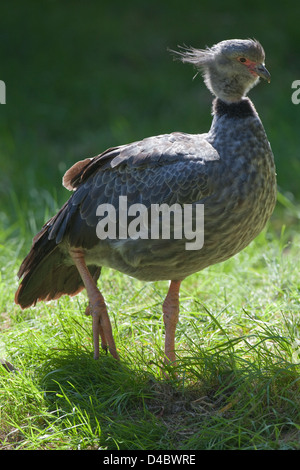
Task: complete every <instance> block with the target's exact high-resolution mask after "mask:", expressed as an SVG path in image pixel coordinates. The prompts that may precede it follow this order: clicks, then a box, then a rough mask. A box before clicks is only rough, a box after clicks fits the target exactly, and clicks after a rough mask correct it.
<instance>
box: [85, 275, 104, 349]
mask: <svg viewBox="0 0 300 470" xmlns="http://www.w3.org/2000/svg"><path fill="white" fill-rule="evenodd" d="M98 278H99V273H98V272H97V271H96V272H95V274H94V275H93V280H94V282H95V284H96V285H97V281H98ZM84 313H85V315H91V316H93V309H92V307H91V304H90V302H89V304H88V306H87V307H86V309H85V312H84ZM99 335H100V337H101V348H102V349H103V350H104V351H105V352H106V353H107V341H106V338H105V335H104V332H103V328H102V326H101V324H100V322H99Z"/></svg>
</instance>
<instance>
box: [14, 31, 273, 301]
mask: <svg viewBox="0 0 300 470" xmlns="http://www.w3.org/2000/svg"><path fill="white" fill-rule="evenodd" d="M178 57H180V59H181V60H182V61H183V62H189V63H192V64H193V65H195V66H196V67H197V68H199V69H200V70H201V71H202V72H203V75H204V80H205V83H206V85H207V87H208V88H209V89H210V91H211V92H212V93H213V94H214V95H215V96H216V99H215V100H214V104H213V121H212V125H211V128H210V130H209V132H208V133H205V134H197V135H190V134H184V133H180V132H174V133H172V134H167V135H159V136H155V137H149V138H146V139H144V140H142V141H140V142H134V143H132V144H128V145H123V146H120V147H115V148H111V149H109V150H107V151H105V152H104V153H102V154H100V155H98V156H97V157H95V158H92V159H86V160H83V161H82V162H78V163H76V164H75V165H74V166H73V167H72V168H71V169H70V170H68V171H67V173H66V174H65V176H64V180H63V182H64V185H65V186H66V187H67V188H68V189H70V190H73V191H74V192H73V194H72V195H71V197H70V199H69V200H68V201H67V202H66V203H65V205H64V206H63V207H62V209H61V210H60V211H59V212H58V214H57V215H55V216H54V217H53V218H52V219H50V220H49V221H48V222H47V223H46V224H45V226H44V227H43V228H42V230H41V232H40V233H39V234H38V235H37V236H36V237H35V239H34V241H33V246H32V248H31V251H30V253H29V254H28V256H27V257H26V258H25V260H24V261H23V263H22V265H21V267H20V270H19V276H20V277H23V279H22V282H21V284H20V286H19V289H18V291H17V293H16V302H17V303H19V304H20V305H21V307H22V308H26V307H28V306H30V305H34V304H35V303H36V302H37V301H39V300H51V299H52V298H58V297H59V296H61V295H63V294H69V295H74V294H76V293H77V292H79V291H80V290H81V289H82V288H83V282H82V280H81V277H80V275H79V274H78V271H77V269H76V267H75V265H74V261H73V259H72V257H71V256H70V248H72V247H77V248H80V249H82V250H83V252H84V257H85V262H86V264H87V266H88V268H89V271H90V273H91V275H92V276H94V279H97V278H98V276H99V274H100V269H101V266H109V267H111V268H114V269H117V270H119V271H121V272H123V273H125V274H128V275H131V276H133V277H136V278H138V279H142V280H145V281H154V280H164V279H166V280H183V279H184V278H186V277H187V276H189V275H190V274H192V273H194V272H197V271H200V270H202V269H204V268H205V267H207V266H209V265H211V264H214V263H218V262H221V261H224V260H226V259H228V258H229V257H231V256H233V255H235V254H236V253H238V252H239V251H240V250H242V249H243V248H245V247H246V246H247V245H248V244H249V243H250V242H251V241H252V240H253V239H254V238H255V237H256V236H257V235H258V234H259V232H260V231H261V230H262V229H263V227H264V226H265V224H266V222H267V220H268V219H269V217H270V216H271V214H272V211H273V209H274V206H275V201H276V179H275V167H274V160H273V155H272V151H271V148H270V144H269V142H268V139H267V137H266V134H265V131H264V128H263V126H262V123H261V121H260V119H259V116H258V114H257V112H256V110H255V108H254V106H253V104H252V103H251V101H250V100H249V99H248V98H246V97H245V95H246V94H247V92H248V91H249V90H250V89H251V88H252V86H254V85H255V84H256V83H257V82H258V80H259V77H263V78H265V79H267V80H269V79H270V75H269V72H268V71H267V70H266V68H265V67H264V59H265V55H264V51H263V48H262V46H261V45H260V44H259V43H258V42H257V41H254V40H229V41H222V42H221V43H219V44H216V45H215V46H213V47H212V48H210V49H206V50H197V49H192V48H191V49H187V50H183V51H181V52H179V53H178ZM241 59H242V60H241ZM122 195H123V196H125V195H126V196H127V198H128V204H133V203H137V202H138V203H142V204H144V205H145V206H146V207H147V208H150V205H151V204H155V203H158V204H162V203H166V204H169V205H171V204H174V203H178V204H180V205H181V206H183V205H184V204H193V207H194V209H195V207H196V205H197V204H204V213H205V225H204V246H203V248H202V249H201V250H199V251H193V250H191V251H188V250H186V249H185V242H186V240H185V239H184V238H183V239H174V237H173V236H172V235H173V234H172V233H171V238H170V240H163V239H161V238H160V239H156V240H152V239H136V240H132V239H124V240H118V239H116V240H110V239H106V240H99V239H98V237H97V235H96V225H97V221H98V217H97V216H96V209H97V207H98V206H99V205H100V204H104V203H108V204H113V205H114V206H115V207H116V208H117V209H118V204H119V199H118V198H119V196H122ZM118 220H119V219H118V218H117V224H118Z"/></svg>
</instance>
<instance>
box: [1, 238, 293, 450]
mask: <svg viewBox="0 0 300 470" xmlns="http://www.w3.org/2000/svg"><path fill="white" fill-rule="evenodd" d="M286 238H287V234H283V235H282V237H281V239H280V240H278V238H277V237H276V236H275V235H271V234H270V232H268V231H266V232H264V233H262V234H261V235H260V236H259V237H258V239H257V240H256V241H255V242H254V243H252V244H251V245H250V246H249V247H248V248H247V249H246V250H244V252H242V253H240V254H239V255H237V256H236V257H235V258H233V259H231V260H229V261H228V262H226V263H223V264H222V265H218V266H215V267H211V268H209V269H207V270H206V271H205V272H203V273H198V274H195V275H193V276H191V277H190V279H189V280H187V281H186V282H185V283H184V284H183V288H182V292H181V314H180V323H179V325H178V329H177V354H178V365H177V366H176V368H174V367H169V368H167V369H168V373H169V378H168V379H166V378H165V377H164V376H163V375H162V370H163V369H164V368H165V366H164V365H163V340H164V332H163V323H162V316H161V302H162V299H163V296H164V295H165V291H166V283H163V282H161V283H159V282H158V283H149V284H143V283H140V282H138V281H135V280H133V279H129V278H128V277H126V276H123V275H121V274H120V273H116V272H112V271H111V270H105V271H104V273H103V276H102V279H101V288H102V291H103V293H104V294H105V296H106V300H107V304H108V307H109V311H110V315H111V319H112V323H113V328H114V334H115V339H116V341H117V345H118V350H119V352H120V355H121V358H122V359H121V362H120V363H116V361H115V360H114V359H113V358H111V357H110V356H106V355H105V354H104V353H103V354H102V355H101V357H100V359H99V361H94V360H93V359H92V340H91V320H90V318H89V317H86V316H85V315H84V309H85V305H86V302H87V301H86V296H85V295H84V294H80V295H79V296H77V297H75V298H73V299H70V298H67V297H65V298H62V299H60V300H59V301H57V302H52V303H49V304H39V305H38V306H37V307H36V308H34V309H28V310H26V311H25V312H23V313H21V312H20V310H19V309H18V308H17V307H16V306H14V305H13V300H12V297H13V293H14V289H15V287H16V281H15V277H14V274H15V269H16V263H15V264H11V266H10V268H11V270H10V276H8V277H7V278H6V279H5V278H3V279H2V281H1V284H0V287H1V311H2V312H5V313H3V314H2V318H3V320H4V323H3V327H2V331H1V347H2V351H1V355H2V357H3V356H5V359H6V360H8V361H9V362H10V363H11V364H13V366H14V367H15V369H16V371H14V372H7V371H6V370H5V369H4V368H2V369H3V370H1V371H0V374H1V379H0V384H1V385H0V394H1V406H0V410H1V448H3V449H7V448H13V449H96V448H97V449H98V448H100V449H109V450H114V449H120V450H137V449H143V450H160V449H164V450H197V449H201V450H202V449H299V447H300V446H299V440H300V426H299V422H300V421H299V418H300V401H299V396H300V395H299V387H300V378H299V363H300V346H299V345H300V322H299V315H298V311H299V297H300V296H299V274H300V273H299V269H297V268H296V269H295V265H294V259H295V255H296V254H297V252H298V250H299V244H300V238H299V237H298V236H296V235H295V236H294V238H293V240H292V242H291V241H289V242H287V241H286V242H284V239H285V240H286ZM11 259H12V254H11V252H10V251H9V250H7V248H5V249H3V253H2V261H3V264H5V260H6V261H7V262H8V263H9V262H10V261H11ZM16 261H17V260H16ZM116 291H118V295H115V294H114V293H115V292H116ZM175 372H176V373H177V374H178V376H179V379H178V378H176V376H175Z"/></svg>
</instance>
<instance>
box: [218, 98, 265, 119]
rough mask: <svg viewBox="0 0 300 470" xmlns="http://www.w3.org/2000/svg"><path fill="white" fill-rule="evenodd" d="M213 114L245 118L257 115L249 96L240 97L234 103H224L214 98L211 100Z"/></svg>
mask: <svg viewBox="0 0 300 470" xmlns="http://www.w3.org/2000/svg"><path fill="white" fill-rule="evenodd" d="M213 115H214V116H216V117H221V116H226V117H229V118H246V117H249V116H252V117H254V116H257V112H256V110H255V107H254V105H253V103H252V101H251V100H250V99H249V98H242V99H241V100H240V101H237V102H234V103H225V102H224V101H222V100H221V99H220V98H216V99H215V100H214V101H213Z"/></svg>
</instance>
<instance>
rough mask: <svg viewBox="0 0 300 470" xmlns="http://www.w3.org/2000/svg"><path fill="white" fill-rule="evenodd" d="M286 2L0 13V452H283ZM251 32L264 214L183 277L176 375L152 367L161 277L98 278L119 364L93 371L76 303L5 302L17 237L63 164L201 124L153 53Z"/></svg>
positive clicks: (294, 195)
mask: <svg viewBox="0 0 300 470" xmlns="http://www.w3.org/2000/svg"><path fill="white" fill-rule="evenodd" d="M288 3H289V2H288ZM288 3H287V4H286V5H285V9H284V11H282V10H281V9H279V8H274V5H273V4H272V3H271V2H270V1H266V2H263V3H261V2H257V1H256V0H254V1H252V2H251V4H249V5H248V6H243V10H242V11H241V5H240V2H238V1H236V0H228V2H226V8H225V6H224V5H225V4H224V2H221V1H219V0H216V2H215V3H214V8H211V5H210V3H209V2H206V1H204V2H201V4H199V2H196V1H189V2H188V3H185V4H184V6H183V4H182V2H177V1H174V2H171V1H166V2H158V1H157V2H156V1H154V2H150V3H149V2H143V1H135V0H134V1H132V2H131V3H130V6H129V5H128V3H124V2H121V1H117V2H105V1H103V2H96V1H90V2H88V7H87V6H86V4H85V3H82V2H78V1H74V2H72V7H70V6H69V5H67V3H66V4H62V3H61V2H58V1H56V0H52V1H45V2H40V3H39V2H38V3H37V2H31V1H28V2H26V4H25V3H24V2H22V1H20V0H16V1H15V2H14V8H13V9H12V8H11V7H9V6H8V4H7V5H6V6H4V5H3V6H2V7H1V18H0V26H1V28H0V37H1V40H2V44H4V46H3V47H2V48H1V51H0V63H1V71H0V79H1V80H4V81H5V83H6V89H7V100H6V101H7V104H6V105H1V106H0V117H1V119H0V163H1V172H0V357H1V358H4V359H5V360H7V361H9V362H10V363H11V364H12V365H13V366H14V368H15V371H13V372H8V371H7V370H6V369H5V368H4V367H1V368H0V448H1V449H109V450H113V449H122V450H123V449H131V450H137V449H145V450H155V449H156V450H197V449H243V450H246V449H282V450H283V449H300V399H299V396H300V394H299V386H300V381H299V379H300V375H299V369H300V320H299V301H300V285H299V279H300V264H299V248H300V236H299V218H300V215H299V214H300V204H299V199H300V190H299V171H300V164H299V161H300V160H299V148H300V142H299V126H300V111H299V110H300V107H297V106H295V105H293V104H292V102H291V91H292V90H291V83H292V81H293V80H295V79H299V76H298V75H297V74H298V62H297V60H296V58H297V57H298V56H297V54H298V50H297V47H298V46H297V45H298V43H299V35H300V32H299V24H298V17H299V15H298V10H299V6H297V5H293V7H292V8H289V6H288ZM30 5H31V6H32V8H34V10H30ZM116 12H117V13H116ZM258 12H259V13H258ZM25 17H26V21H24V18H25ZM266 18H267V20H266ZM266 21H267V23H268V27H267V28H266ZM253 36H254V37H256V38H257V39H259V40H260V41H261V42H262V44H263V45H264V47H265V50H266V55H267V59H266V65H267V67H268V69H270V72H271V75H272V82H271V84H270V85H267V84H265V83H262V84H260V85H259V86H258V87H256V88H255V89H254V90H253V91H252V92H251V97H252V98H253V100H254V102H255V105H256V108H257V110H258V111H259V113H260V115H261V117H262V120H263V123H264V126H265V128H266V131H267V134H268V137H269V140H270V141H271V144H272V148H273V151H274V154H275V160H276V166H277V173H278V183H279V189H280V193H279V198H278V205H277V208H276V211H275V214H274V216H273V217H272V220H271V222H270V224H269V226H268V228H267V229H266V230H265V231H264V232H263V233H262V234H261V235H260V236H259V237H258V238H257V239H256V240H255V241H254V242H253V243H252V244H251V245H250V246H249V247H248V248H247V249H246V250H244V251H243V252H242V253H240V254H238V255H237V256H236V257H234V258H232V259H230V260H228V261H227V262H226V263H223V264H220V265H217V266H212V267H210V268H209V269H206V270H205V271H203V272H200V273H197V274H194V275H193V276H191V277H190V278H188V279H187V280H185V281H184V283H183V284H182V288H181V297H180V322H179V324H178V328H177V334H176V346H177V356H178V364H177V367H176V368H174V367H173V368H172V367H165V366H164V363H163V343H164V327H163V321H162V313H161V308H162V302H163V299H164V297H165V295H166V291H167V283H165V282H157V283H148V284H147V283H142V282H139V281H136V280H133V279H130V278H129V277H126V276H123V275H122V274H120V273H117V272H114V271H111V270H108V269H105V270H103V274H102V276H101V279H100V280H99V286H100V287H101V290H102V292H103V295H104V296H105V299H106V302H107V305H108V309H109V314H110V318H111V320H112V325H113V330H114V336H115V339H116V343H117V347H118V350H119V353H120V356H121V361H120V363H116V362H115V361H114V360H113V358H111V357H110V356H106V355H105V354H104V353H103V354H102V355H101V357H100V359H99V361H94V360H93V359H92V356H93V353H92V335H91V318H90V317H86V316H85V315H84V310H85V306H86V303H87V299H86V295H85V294H84V293H82V294H80V295H78V296H77V297H75V298H71V299H70V298H68V297H64V298H61V299H60V300H59V301H56V302H51V303H47V304H44V303H41V304H38V305H37V306H36V307H35V308H31V309H28V310H25V311H21V310H20V308H19V307H17V306H16V305H15V304H14V293H15V290H16V288H17V286H18V281H17V276H16V274H17V270H18V267H19V265H20V262H21V260H22V258H23V257H24V255H25V254H26V253H27V251H28V249H29V247H30V243H31V238H32V237H33V236H34V234H35V233H36V232H37V230H38V229H39V228H40V226H41V225H42V224H43V223H44V221H45V220H46V219H47V218H49V217H50V216H51V215H53V214H54V213H55V211H56V210H57V209H58V208H59V207H60V205H61V204H62V203H63V202H64V201H65V200H66V198H67V197H68V193H67V191H66V190H64V189H63V188H61V185H60V181H61V178H62V175H63V173H64V171H65V170H66V169H67V168H68V167H69V166H70V165H72V164H73V163H74V162H75V161H77V160H80V159H82V158H85V157H87V156H93V155H96V154H97V153H99V152H100V151H102V150H105V149H106V148H107V147H110V146H113V145H118V144H123V143H126V142H130V141H133V140H138V139H141V138H143V137H145V136H149V135H154V134H159V133H164V132H170V131H173V130H181V131H185V132H199V131H200V132H202V131H205V130H206V129H207V128H208V126H209V125H210V120H211V116H210V106H211V105H210V96H209V94H208V92H207V91H206V90H205V88H204V86H203V84H202V83H201V80H200V79H199V77H198V78H197V79H196V80H194V81H192V77H193V74H194V71H193V70H192V69H191V68H189V67H186V66H183V65H182V64H178V63H174V62H173V61H172V58H171V57H170V55H169V54H168V52H167V48H168V47H169V48H176V46H177V44H183V43H186V44H188V45H189V44H190V45H194V46H195V47H203V46H205V45H206V44H208V45H211V44H213V43H215V42H217V41H219V40H222V39H225V38H230V37H253ZM163 372H168V378H167V377H166V376H165V375H164V374H163Z"/></svg>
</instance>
